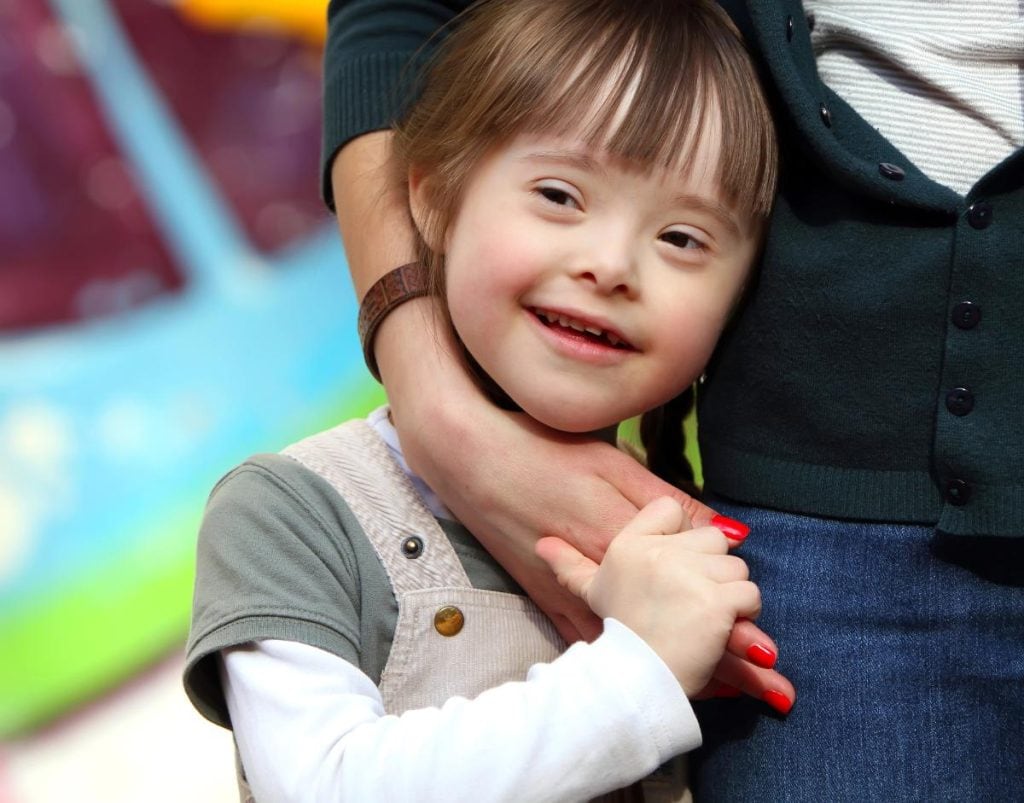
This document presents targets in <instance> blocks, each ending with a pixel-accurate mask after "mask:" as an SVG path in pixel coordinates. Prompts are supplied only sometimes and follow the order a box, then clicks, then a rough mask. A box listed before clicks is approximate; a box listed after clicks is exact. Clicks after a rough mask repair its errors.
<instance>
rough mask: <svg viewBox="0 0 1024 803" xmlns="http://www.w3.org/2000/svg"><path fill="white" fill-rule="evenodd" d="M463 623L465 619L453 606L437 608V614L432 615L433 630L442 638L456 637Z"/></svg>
mask: <svg viewBox="0 0 1024 803" xmlns="http://www.w3.org/2000/svg"><path fill="white" fill-rule="evenodd" d="M465 623H466V617H465V616H463V615H462V611H460V610H459V609H458V608H456V607H455V606H454V605H445V606H444V607H443V608H438V609H437V613H435V614H434V630H436V631H437V632H438V633H440V634H441V635H442V636H454V635H456V634H457V633H458V632H459V631H460V630H462V626H463V625H464V624H465Z"/></svg>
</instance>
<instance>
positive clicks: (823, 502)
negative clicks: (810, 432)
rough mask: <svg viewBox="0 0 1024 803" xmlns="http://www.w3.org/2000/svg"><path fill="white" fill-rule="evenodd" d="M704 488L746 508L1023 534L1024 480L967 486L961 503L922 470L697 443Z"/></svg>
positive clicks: (945, 529)
mask: <svg viewBox="0 0 1024 803" xmlns="http://www.w3.org/2000/svg"><path fill="white" fill-rule="evenodd" d="M701 453H702V455H703V458H702V466H703V471H704V487H705V489H706V490H708V491H710V492H712V493H714V494H718V495H720V496H724V497H727V498H729V499H734V500H736V501H738V502H743V503H745V504H750V505H758V506H761V507H768V508H774V509H778V510H786V511H789V512H793V513H803V514H807V515H812V516H823V517H826V518H840V519H852V520H858V521H892V522H905V523H916V524H928V525H932V526H934V527H935V528H936V529H938V530H940V531H942V532H944V533H949V534H950V535H979V536H985V535H994V536H1021V537H1024V485H999V486H996V485H981V484H972V486H971V495H970V499H969V500H968V502H967V504H965V505H963V506H959V507H958V506H955V505H951V504H948V503H947V502H945V500H944V499H943V495H942V491H941V489H940V486H939V484H938V483H937V482H936V481H935V480H934V479H933V478H932V477H931V475H930V474H929V473H928V472H927V471H885V470H877V469H857V468H843V467H840V466H822V465H813V464H808V463H799V462H792V461H787V460H780V459H778V458H775V457H770V456H768V455H762V454H756V453H752V452H745V451H742V450H740V449H737V448H735V447H730V446H724V445H721V444H715V443H713V442H709V441H708V440H707V439H704V441H702V443H701Z"/></svg>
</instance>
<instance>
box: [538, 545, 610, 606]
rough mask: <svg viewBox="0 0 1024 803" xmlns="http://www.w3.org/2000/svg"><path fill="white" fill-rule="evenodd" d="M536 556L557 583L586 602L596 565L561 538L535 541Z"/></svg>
mask: <svg viewBox="0 0 1024 803" xmlns="http://www.w3.org/2000/svg"><path fill="white" fill-rule="evenodd" d="M536 552H537V555H538V556H539V557H540V558H541V560H543V561H544V562H545V563H547V565H548V566H549V567H550V568H551V571H552V572H554V573H555V577H557V578H558V582H559V583H560V584H561V585H562V586H563V587H564V588H566V589H568V590H569V591H571V592H572V593H573V594H575V595H576V596H577V597H579V598H580V599H583V600H586V598H587V591H588V589H589V588H590V583H591V582H592V581H593V579H594V575H595V574H596V573H597V564H596V563H594V561H592V560H591V559H590V558H588V557H586V556H585V555H583V554H582V553H581V552H580V551H579V550H578V549H576V548H575V547H573V546H570V545H569V544H568V543H567V542H565V541H563V540H562V539H561V538H555V537H554V536H547V537H545V538H541V539H540V540H539V541H537V546H536Z"/></svg>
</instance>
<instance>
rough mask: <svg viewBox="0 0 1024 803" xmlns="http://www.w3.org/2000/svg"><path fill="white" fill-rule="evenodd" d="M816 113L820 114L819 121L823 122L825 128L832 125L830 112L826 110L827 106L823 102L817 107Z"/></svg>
mask: <svg viewBox="0 0 1024 803" xmlns="http://www.w3.org/2000/svg"><path fill="white" fill-rule="evenodd" d="M818 113H819V114H820V115H821V122H823V123H824V124H825V128H831V127H832V112H830V111H829V110H828V106H826V105H825V104H824V103H822V104H821V106H820V107H819V108H818Z"/></svg>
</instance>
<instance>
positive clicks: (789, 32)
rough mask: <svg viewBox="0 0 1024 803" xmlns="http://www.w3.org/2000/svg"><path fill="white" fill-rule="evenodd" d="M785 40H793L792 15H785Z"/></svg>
mask: <svg viewBox="0 0 1024 803" xmlns="http://www.w3.org/2000/svg"><path fill="white" fill-rule="evenodd" d="M786 41H787V42H792V41H793V17H791V16H790V17H786Z"/></svg>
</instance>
